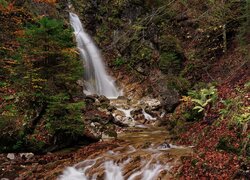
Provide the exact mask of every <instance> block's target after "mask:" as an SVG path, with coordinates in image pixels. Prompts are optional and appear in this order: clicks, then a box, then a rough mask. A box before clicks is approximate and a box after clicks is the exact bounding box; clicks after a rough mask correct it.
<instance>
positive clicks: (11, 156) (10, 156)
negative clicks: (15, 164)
mask: <svg viewBox="0 0 250 180" xmlns="http://www.w3.org/2000/svg"><path fill="white" fill-rule="evenodd" d="M7 158H8V159H10V160H14V159H15V154H14V153H8V154H7Z"/></svg>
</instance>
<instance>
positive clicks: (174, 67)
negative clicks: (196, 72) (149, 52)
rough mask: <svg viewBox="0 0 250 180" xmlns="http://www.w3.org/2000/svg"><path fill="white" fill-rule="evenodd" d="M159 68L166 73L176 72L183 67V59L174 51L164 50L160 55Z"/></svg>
mask: <svg viewBox="0 0 250 180" xmlns="http://www.w3.org/2000/svg"><path fill="white" fill-rule="evenodd" d="M159 68H160V69H161V70H162V71H163V72H164V73H166V74H176V72H179V71H180V69H181V60H180V59H179V58H178V56H177V54H176V53H174V52H163V53H161V55H160V62H159Z"/></svg>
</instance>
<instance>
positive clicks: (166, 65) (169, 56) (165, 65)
mask: <svg viewBox="0 0 250 180" xmlns="http://www.w3.org/2000/svg"><path fill="white" fill-rule="evenodd" d="M159 49H160V61H159V68H160V70H161V71H162V72H163V73H165V74H173V75H178V74H179V73H180V71H181V69H182V67H183V62H184V59H185V58H184V53H183V52H182V48H181V46H180V42H179V41H178V39H177V38H175V37H173V36H162V37H161V38H160V42H159Z"/></svg>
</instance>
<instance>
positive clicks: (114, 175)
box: [59, 99, 192, 180]
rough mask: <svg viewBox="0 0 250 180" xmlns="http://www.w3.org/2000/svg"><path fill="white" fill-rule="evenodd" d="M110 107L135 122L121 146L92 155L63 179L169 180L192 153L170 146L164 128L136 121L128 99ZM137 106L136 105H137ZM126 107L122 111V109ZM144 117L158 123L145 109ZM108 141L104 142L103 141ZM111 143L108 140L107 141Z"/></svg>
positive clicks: (123, 136) (65, 172) (117, 101)
mask: <svg viewBox="0 0 250 180" xmlns="http://www.w3.org/2000/svg"><path fill="white" fill-rule="evenodd" d="M111 104H112V105H114V106H116V107H117V109H119V111H121V112H123V113H124V115H125V116H126V118H127V119H130V120H133V121H134V123H129V124H132V126H133V127H130V128H127V129H125V130H124V131H123V132H122V133H119V134H118V137H117V139H118V141H119V142H120V143H119V145H120V146H119V147H118V148H115V149H112V151H107V152H105V153H98V149H97V150H96V151H97V153H96V154H94V155H91V156H89V157H88V158H87V159H85V160H83V161H82V162H79V163H78V164H76V165H74V166H72V167H68V168H66V169H65V171H64V172H63V174H62V175H61V176H60V177H59V179H60V180H158V179H170V177H172V175H171V170H172V168H173V167H175V166H177V165H178V164H179V163H180V158H181V157H182V156H186V155H190V153H192V149H191V147H182V146H175V145H172V144H170V143H169V139H170V135H169V134H168V132H167V131H166V129H165V128H161V127H154V126H153V125H152V124H147V125H145V124H140V123H139V122H137V121H135V120H134V119H133V116H132V115H131V111H132V110H133V109H134V108H138V107H135V105H134V106H131V107H129V105H130V104H127V102H126V100H120V99H118V100H111ZM135 104H136V103H135ZM122 107H123V108H122ZM141 117H142V118H144V119H145V120H148V121H151V122H155V121H157V118H155V117H152V116H151V115H149V114H148V113H146V112H145V111H144V110H143V111H142V112H141ZM104 140H105V139H104ZM106 140H109V139H106Z"/></svg>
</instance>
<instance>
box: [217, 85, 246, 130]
mask: <svg viewBox="0 0 250 180" xmlns="http://www.w3.org/2000/svg"><path fill="white" fill-rule="evenodd" d="M248 84H249V82H247V83H246V84H245V86H244V88H239V89H238V95H237V96H236V97H234V98H233V99H226V100H221V103H222V104H223V108H221V109H220V111H219V113H220V114H221V119H224V118H228V119H229V120H230V121H231V123H232V124H234V125H235V124H236V125H238V126H241V127H243V126H244V125H245V124H246V123H248V122H249V121H250V108H249V106H247V104H246V103H244V101H245V93H246V92H248Z"/></svg>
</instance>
